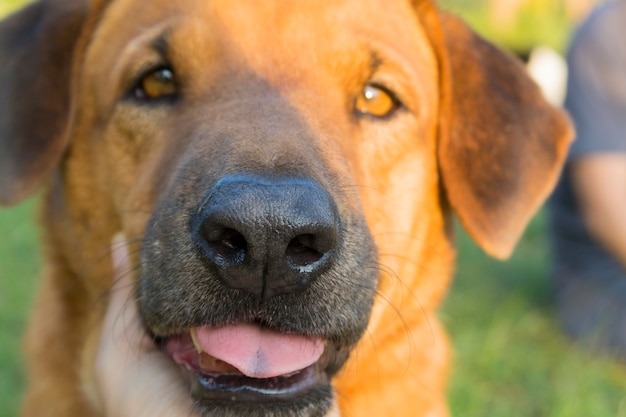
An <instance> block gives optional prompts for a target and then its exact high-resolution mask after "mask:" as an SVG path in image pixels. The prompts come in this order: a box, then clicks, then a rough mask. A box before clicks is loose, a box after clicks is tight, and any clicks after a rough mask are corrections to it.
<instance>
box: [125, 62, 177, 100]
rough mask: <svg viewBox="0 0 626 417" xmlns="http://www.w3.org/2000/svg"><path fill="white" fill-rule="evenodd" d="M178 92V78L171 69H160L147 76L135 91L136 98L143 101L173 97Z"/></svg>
mask: <svg viewBox="0 0 626 417" xmlns="http://www.w3.org/2000/svg"><path fill="white" fill-rule="evenodd" d="M177 92H178V86H177V84H176V77H175V76H174V72H173V71H172V70H171V69H169V68H160V69H157V70H155V71H152V72H150V73H148V74H147V75H145V76H144V77H143V78H142V79H141V80H140V81H139V84H138V85H137V88H136V89H135V97H136V98H138V99H141V100H156V99H159V98H165V97H173V96H174V95H175V94H176V93H177Z"/></svg>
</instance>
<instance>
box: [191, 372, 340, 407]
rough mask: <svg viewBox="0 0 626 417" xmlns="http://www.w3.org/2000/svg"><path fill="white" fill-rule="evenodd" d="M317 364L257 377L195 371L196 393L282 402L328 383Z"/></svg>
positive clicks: (217, 397)
mask: <svg viewBox="0 0 626 417" xmlns="http://www.w3.org/2000/svg"><path fill="white" fill-rule="evenodd" d="M318 368H319V367H318V366H317V365H313V366H310V367H308V368H306V369H303V370H301V371H298V372H295V373H292V374H291V375H285V376H279V377H273V378H267V379H255V378H249V377H246V376H243V375H235V374H226V375H212V374H204V373H197V372H194V377H195V378H194V380H193V381H192V392H193V394H194V397H196V398H197V399H199V400H202V399H205V400H212V401H216V400H217V401H220V400H221V401H225V400H226V401H252V402H258V401H266V400H270V401H281V400H290V399H292V398H294V397H299V396H301V395H304V394H306V393H307V392H309V391H310V390H313V389H315V388H316V387H318V386H321V385H324V384H326V383H327V381H328V378H327V377H326V374H325V373H324V372H323V371H320V370H319V369H318Z"/></svg>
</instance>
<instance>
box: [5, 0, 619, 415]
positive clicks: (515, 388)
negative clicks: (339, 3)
mask: <svg viewBox="0 0 626 417" xmlns="http://www.w3.org/2000/svg"><path fill="white" fill-rule="evenodd" d="M24 3H25V2H24V0H0V15H4V14H7V13H9V12H10V11H11V10H14V9H15V8H17V7H19V6H20V5H21V4H24ZM597 3H599V1H596V0H444V1H440V4H441V6H442V7H443V8H444V9H447V10H451V11H453V12H455V13H458V14H460V15H461V16H463V17H464V18H465V19H466V20H467V21H468V22H469V23H470V25H471V26H473V27H474V29H475V30H477V31H478V32H480V33H481V34H483V35H484V36H485V37H487V38H489V39H490V40H491V41H493V42H495V43H497V44H499V45H500V46H502V47H504V48H507V49H509V50H511V51H513V52H514V53H516V54H518V55H519V56H522V57H528V55H529V52H530V51H531V50H532V49H533V48H534V47H536V46H538V45H545V46H549V47H551V48H552V49H553V50H555V51H558V52H563V51H564V50H565V48H566V47H567V45H568V42H569V39H570V36H571V33H572V30H573V28H574V27H575V26H576V25H577V24H578V23H579V22H580V21H581V20H582V19H583V18H584V17H585V16H586V14H587V13H588V11H589V9H590V7H592V6H593V5H594V4H597ZM625 23H626V22H625ZM0 65H1V63H0ZM36 208H37V197H35V198H32V199H30V200H28V201H27V202H25V203H23V204H21V205H19V206H17V207H13V208H10V209H3V210H0V417H5V416H6V417H9V416H13V415H15V414H16V410H17V408H18V404H19V398H20V392H21V391H22V387H23V384H24V378H23V376H22V367H23V361H22V358H21V355H20V352H21V339H22V333H23V330H24V326H25V322H26V317H27V314H28V311H29V309H30V306H31V305H32V302H33V298H34V295H35V294H34V291H35V289H36V288H37V285H36V282H37V274H38V270H39V268H40V257H39V253H38V247H37V228H36ZM545 223H546V220H545V213H544V212H541V213H540V214H539V215H538V216H536V218H535V219H534V220H533V221H532V223H531V225H530V227H529V228H528V230H527V232H526V234H525V235H524V238H523V240H522V242H521V243H520V245H519V246H518V248H517V250H516V252H515V254H514V256H513V257H512V258H511V260H509V261H507V262H498V261H495V260H492V259H489V258H488V257H487V256H486V255H484V254H483V253H482V252H481V250H480V249H478V248H477V247H476V246H475V245H474V244H473V243H472V242H471V240H470V239H469V238H468V237H467V236H466V235H465V233H464V232H463V231H462V229H461V228H460V227H459V228H458V231H459V233H458V245H459V252H460V253H459V264H458V268H457V270H458V272H457V276H456V279H455V283H454V286H453V288H452V291H451V293H450V294H449V296H448V297H447V299H446V302H445V303H444V305H443V308H442V310H441V314H440V316H441V318H442V320H443V322H444V323H445V325H446V326H447V328H448V330H449V334H450V335H451V339H452V342H453V344H454V348H455V366H454V367H453V369H454V371H453V374H452V378H451V381H450V388H449V401H450V405H451V409H452V414H453V415H454V416H462V417H581V416H594V417H626V367H625V366H624V365H623V364H622V365H620V364H618V363H617V362H614V361H612V360H611V359H610V358H606V357H601V356H596V355H592V354H590V353H588V352H587V351H585V350H583V349H581V348H578V347H577V346H575V345H573V344H572V343H571V342H570V341H569V340H568V339H567V338H566V337H565V336H563V335H562V333H561V330H560V327H559V325H558V323H557V321H556V318H555V311H554V305H553V300H552V295H551V284H550V279H549V259H550V253H549V250H548V247H547V242H546V232H545V228H546V224H545Z"/></svg>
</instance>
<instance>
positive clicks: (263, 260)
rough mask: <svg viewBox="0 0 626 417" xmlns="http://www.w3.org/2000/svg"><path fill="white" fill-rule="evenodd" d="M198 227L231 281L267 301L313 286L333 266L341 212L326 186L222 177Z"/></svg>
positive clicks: (213, 265)
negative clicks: (315, 280) (339, 213)
mask: <svg viewBox="0 0 626 417" xmlns="http://www.w3.org/2000/svg"><path fill="white" fill-rule="evenodd" d="M193 232H194V240H195V242H196V244H197V245H198V247H199V248H201V251H200V253H201V256H202V257H203V259H204V260H205V263H207V264H208V266H209V268H210V269H211V271H212V272H213V273H214V274H215V275H216V276H217V277H218V278H219V279H220V280H221V281H222V282H223V283H224V284H225V285H227V286H228V287H231V288H236V289H241V290H245V291H247V292H249V293H252V294H254V295H255V296H257V297H259V298H263V299H267V298H270V297H273V296H275V295H278V294H283V293H290V292H296V291H302V290H304V289H306V288H307V287H308V285H309V284H310V283H311V282H312V281H313V280H314V279H315V278H316V277H317V276H319V275H320V274H321V273H322V272H324V271H325V270H327V268H328V267H329V266H330V265H331V264H332V262H333V257H334V256H333V254H334V251H335V249H336V247H337V245H338V242H339V238H340V236H339V219H338V214H337V210H336V208H335V205H334V203H333V201H332V199H331V198H330V196H329V195H328V193H327V192H326V191H324V190H323V189H322V188H321V187H320V186H319V185H317V184H315V183H314V182H312V181H309V180H305V179H293V178H269V177H257V176H254V177H253V176H229V177H225V178H222V179H221V180H220V181H218V182H217V183H216V184H215V185H214V186H213V187H212V188H211V189H210V190H209V192H208V195H207V198H206V200H205V201H204V203H203V204H202V206H201V207H200V209H199V210H198V212H197V214H196V216H195V218H194V224H193Z"/></svg>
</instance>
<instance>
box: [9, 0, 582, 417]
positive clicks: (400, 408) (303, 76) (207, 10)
mask: <svg viewBox="0 0 626 417" xmlns="http://www.w3.org/2000/svg"><path fill="white" fill-rule="evenodd" d="M45 3H47V4H48V6H49V7H52V8H59V9H62V8H67V7H68V6H67V4H69V2H64V1H63V0H58V1H55V0H48V1H45ZM77 14H79V15H80V14H84V18H83V19H84V21H85V22H86V23H85V24H84V26H83V29H82V30H81V32H80V36H78V34H77V36H76V38H78V39H79V41H78V42H77V43H76V44H75V46H72V45H67V47H68V48H75V49H74V50H75V57H74V61H73V68H74V70H73V73H72V78H71V79H72V82H71V84H67V83H66V84H65V85H64V86H63V85H62V86H60V87H59V86H49V87H47V88H49V89H50V92H49V94H50V95H52V94H53V93H54V88H66V89H69V90H71V92H72V100H71V106H69V108H65V109H61V110H60V113H62V114H63V115H62V116H58V117H60V118H63V119H64V121H65V123H66V124H67V125H68V126H69V129H64V128H63V127H61V128H59V129H58V130H57V131H56V132H52V133H54V134H55V135H56V136H55V138H56V137H58V138H60V139H55V138H52V139H50V140H54V141H55V144H54V146H53V147H54V148H55V149H58V148H64V149H65V152H66V153H65V154H64V156H63V157H61V156H60V155H59V152H58V151H55V152H53V154H50V156H49V157H48V160H47V163H46V164H44V165H45V166H43V165H41V166H40V168H38V169H35V171H33V170H30V169H29V170H24V172H18V171H16V172H12V173H9V174H6V175H7V176H8V177H10V178H14V180H15V181H17V180H18V179H20V181H22V182H21V183H24V184H27V185H25V186H23V188H24V190H22V189H20V190H18V191H14V190H13V189H12V188H8V187H4V186H2V187H0V197H2V201H4V202H13V201H15V200H16V199H19V198H21V197H22V196H23V194H24V193H26V192H29V191H30V190H32V189H33V188H34V187H35V186H36V185H39V184H40V183H41V182H42V181H44V179H45V181H46V182H47V183H48V185H47V192H46V197H45V201H44V230H45V236H44V239H45V252H46V259H47V262H46V269H45V271H44V276H43V284H42V288H41V290H40V293H39V299H38V301H37V303H36V309H35V312H34V314H33V317H32V320H31V326H30V329H29V332H28V337H27V341H28V342H27V346H28V349H27V359H28V366H29V387H28V391H27V395H26V398H25V400H24V409H23V411H22V415H23V416H28V417H43V416H49V417H61V416H85V417H87V416H98V415H100V414H99V411H98V410H97V398H96V397H97V395H96V393H95V390H94V388H93V376H92V374H91V373H92V370H91V369H92V364H93V361H94V355H95V349H96V347H97V343H98V337H99V330H100V328H99V323H100V321H101V317H102V313H103V309H104V306H105V304H106V303H105V301H106V297H103V294H106V290H107V288H108V287H109V286H110V282H111V277H112V271H111V266H110V264H109V258H108V244H109V242H110V240H111V237H112V236H113V234H115V233H116V232H118V231H120V230H121V231H123V232H124V233H125V234H126V235H127V236H128V237H129V238H130V239H132V242H133V250H132V251H131V252H132V253H134V255H133V256H134V259H133V261H134V262H133V263H134V264H136V263H137V252H136V251H138V250H139V249H140V244H141V240H140V239H141V238H142V236H143V234H144V229H145V227H146V223H147V221H148V219H149V218H150V216H151V215H152V212H153V210H154V207H155V204H156V200H157V199H158V198H159V195H160V192H161V190H162V189H163V188H164V187H165V185H166V184H167V183H168V181H172V177H173V173H172V172H173V169H174V168H175V167H176V166H177V164H178V163H180V158H184V157H186V156H185V155H187V154H185V153H184V152H185V149H187V148H189V149H194V153H196V154H198V155H217V156H215V157H214V158H215V159H213V160H211V159H210V158H207V159H206V167H202V169H206V171H207V175H214V174H215V173H218V172H219V171H220V170H221V169H223V167H221V166H220V164H218V163H217V162H216V161H222V160H227V156H223V157H222V156H220V155H222V153H221V152H223V153H224V155H227V153H225V152H226V150H224V149H222V148H220V149H214V148H210V149H209V145H207V144H204V143H202V142H198V141H197V140H196V141H193V140H192V138H191V137H186V136H185V135H184V134H182V133H181V132H180V130H179V131H173V130H172V129H173V128H172V126H177V127H179V128H180V127H181V126H192V127H193V126H198V125H201V124H202V123H205V124H206V123H208V122H207V121H206V120H205V117H208V116H207V115H214V114H221V115H222V116H221V118H219V120H218V119H217V118H216V120H215V124H216V125H218V126H219V128H220V129H223V131H225V132H226V131H229V130H232V131H233V132H236V133H237V138H238V143H237V145H236V146H237V147H238V148H237V149H238V151H239V152H243V151H245V152H247V153H248V154H249V160H250V161H264V160H266V159H268V160H269V159H272V160H273V161H274V163H276V164H277V166H278V165H280V164H281V163H283V162H281V161H283V160H284V161H288V160H289V158H290V155H294V154H296V153H297V152H301V150H302V147H303V146H316V147H317V148H319V149H321V151H320V152H321V155H322V161H323V163H321V164H322V165H320V167H321V168H320V169H324V170H327V171H328V173H327V174H328V177H329V178H330V177H332V178H338V179H339V180H340V181H341V182H342V184H344V185H345V186H346V187H351V189H352V190H353V192H351V193H344V194H341V195H339V192H336V194H335V195H333V197H334V198H336V199H337V200H338V201H339V203H338V204H339V206H340V211H341V210H346V211H362V212H363V213H364V216H365V217H366V219H367V224H368V226H369V228H370V231H371V234H372V235H373V236H374V238H375V241H376V246H377V248H378V253H379V256H380V259H379V262H380V264H381V265H382V268H381V271H380V282H379V286H378V296H377V298H376V301H375V304H374V307H373V311H372V314H371V319H370V324H369V327H368V330H367V332H366V334H365V336H364V337H363V339H362V340H361V342H360V344H359V345H358V346H357V347H356V348H355V349H354V352H353V354H352V356H351V359H350V360H349V362H348V363H347V364H346V365H345V367H344V370H343V371H342V372H341V373H340V374H339V376H338V377H337V378H336V380H335V381H334V386H335V387H336V391H337V399H338V401H339V406H340V409H341V410H342V415H344V416H346V417H365V416H388V417H393V416H398V417H400V416H402V417H417V416H424V417H425V416H429V417H432V416H445V415H446V414H447V410H446V406H445V385H446V377H447V371H448V367H449V363H450V349H449V344H448V341H447V338H446V335H445V332H444V331H443V329H442V328H441V326H440V324H439V322H438V319H437V317H436V309H437V307H438V305H439V304H440V302H441V299H442V297H443V296H444V294H445V291H446V289H447V288H448V284H449V281H450V279H451V276H452V273H453V260H454V249H453V244H452V238H451V215H452V211H451V209H450V208H449V206H450V205H451V206H452V208H453V209H454V211H455V212H456V214H457V215H458V216H459V217H460V219H461V220H462V222H463V223H464V225H465V226H466V227H467V229H468V230H469V232H470V234H472V236H473V237H474V238H475V239H476V240H477V242H478V243H479V244H481V245H482V246H483V247H484V248H485V249H486V250H487V251H488V252H490V253H491V254H494V255H496V256H500V257H503V256H507V255H508V254H509V253H510V251H511V250H512V247H513V245H514V243H515V241H516V240H517V238H518V237H519V234H520V233H521V230H522V228H523V226H524V225H525V223H526V222H527V221H528V219H529V217H530V216H531V214H532V213H533V212H534V211H535V210H536V208H537V207H538V205H539V204H540V203H541V201H542V200H543V199H544V198H545V197H546V195H547V193H548V192H549V191H550V189H551V187H552V186H553V184H554V181H555V178H556V175H557V173H558V171H559V169H560V166H561V163H562V160H563V157H564V153H565V152H566V149H567V145H568V143H569V141H570V139H571V132H570V129H569V125H568V123H567V121H566V119H565V117H564V116H563V115H562V114H561V113H560V112H558V111H557V110H554V109H552V108H550V107H549V106H548V105H547V104H546V103H545V102H544V101H543V99H542V98H541V97H540V93H539V91H538V89H537V88H536V87H535V86H534V85H533V84H532V82H530V81H529V80H528V79H527V78H526V76H525V75H524V74H523V69H522V68H521V65H519V64H517V63H515V62H514V61H513V58H510V57H508V56H506V55H505V54H504V53H502V52H500V51H498V50H496V49H494V48H493V47H491V46H489V45H487V44H486V43H485V42H484V41H482V40H480V39H479V38H477V37H475V35H473V34H472V33H471V32H470V31H469V29H467V28H466V27H465V26H464V25H463V24H462V23H460V22H459V21H457V20H456V19H455V18H453V17H450V16H447V15H444V14H442V13H440V12H439V11H438V10H437V9H436V7H435V6H433V5H432V4H431V3H430V2H428V1H419V0H416V1H413V2H412V3H411V2H409V1H402V0H398V1H387V0H384V1H382V0H365V1H364V0H341V1H337V0H328V1H326V0H311V1H297V2H296V1H279V0H272V1H257V0H237V1H233V0H212V1H200V0H193V1H185V2H183V1H180V0H174V1H172V0H151V1H150V2H145V1H143V0H141V1H139V0H113V1H110V2H107V3H106V4H95V5H92V10H91V11H90V12H77ZM172 22H174V23H175V24H174V26H173V29H172V30H171V39H170V48H169V51H170V52H171V54H172V59H173V60H174V61H176V62H177V63H179V67H178V69H177V70H178V72H179V73H180V74H183V76H188V77H191V75H193V77H192V78H193V83H192V84H190V85H187V86H186V87H185V88H186V90H185V94H187V98H186V101H185V105H184V106H185V107H184V109H180V108H177V109H174V110H171V111H170V110H167V109H166V108H160V109H156V110H155V109H153V110H151V111H144V110H142V109H139V108H136V107H133V106H131V105H129V104H128V103H124V102H121V100H120V96H121V95H122V94H123V90H124V86H125V85H127V84H128V81H129V77H130V76H131V75H132V70H131V69H133V68H134V66H137V65H138V63H141V62H143V61H145V60H149V59H150V54H151V53H152V52H150V51H149V48H147V47H146V46H145V42H144V40H146V39H151V37H152V36H153V34H158V33H159V31H160V30H161V28H163V27H166V26H168V25H170V24H171V23H172ZM1 33H2V32H0V34H1ZM370 47H375V48H379V49H382V50H383V51H384V53H385V54H386V56H384V57H382V61H383V62H384V64H383V65H382V66H381V68H379V69H378V70H377V73H376V75H375V77H376V78H375V80H377V82H380V83H383V84H385V85H386V86H388V87H389V88H390V89H392V90H393V91H395V92H397V93H398V94H399V98H400V100H401V101H402V102H403V103H404V105H405V106H406V108H407V109H408V111H406V112H403V113H401V114H398V115H396V116H395V117H394V118H393V119H391V120H387V121H376V120H370V119H362V120H361V121H359V122H358V123H355V122H354V120H353V118H352V116H353V115H352V113H351V112H350V111H349V110H350V109H349V107H350V106H351V101H350V97H352V96H354V95H355V94H357V93H358V91H359V89H360V88H361V87H362V85H363V84H364V83H365V82H367V81H368V79H369V77H370V76H371V75H372V74H370V73H369V72H370V62H369V60H370V56H369V55H368V53H367V51H368V48H370ZM6 53H7V52H6V50H3V49H2V46H1V44H0V62H3V61H4V58H5V55H4V54H6ZM42 70H43V72H44V75H45V71H46V68H43V69H42ZM11 77H13V74H12V73H10V74H8V75H6V74H4V78H3V73H2V72H0V87H2V86H3V82H5V83H8V82H14V81H13V80H14V79H13V78H11ZM494 77H495V78H494ZM496 79H498V80H500V81H502V82H494V80H496ZM492 89H499V90H498V92H497V93H494V90H492ZM504 90H506V91H504ZM502 91H504V92H502ZM1 94H2V93H0V95H1ZM45 96H46V97H49V95H45ZM207 97H209V98H211V97H217V98H216V100H215V101H210V100H207ZM11 98H12V97H9V99H11ZM33 99H37V100H41V99H42V97H41V96H40V97H35V98H33ZM51 99H53V98H51ZM190 103H191V104H190ZM285 103H286V104H285ZM286 105H288V107H284V106H286ZM53 107H55V108H57V109H59V108H60V107H61V104H58V105H54V106H53ZM268 108H270V109H271V108H276V109H279V111H277V112H275V113H272V112H269V111H267V110H266V109H268ZM346 108H348V110H346ZM242 109H245V112H246V113H245V114H246V118H249V119H250V120H252V122H249V123H248V124H246V123H240V121H241V119H237V118H235V117H231V116H230V114H239V113H237V112H238V111H239V112H241V111H242ZM23 111H24V110H22V109H21V108H20V110H19V111H15V112H14V113H12V114H10V115H9V116H6V117H12V118H14V119H19V118H23V119H24V120H26V119H27V115H26V114H23V113H22V112H23ZM292 114H295V115H297V117H299V118H301V119H302V120H303V121H304V122H305V123H306V128H307V130H308V133H306V134H305V133H304V132H305V131H304V130H303V128H302V127H301V126H300V125H298V124H295V123H294V122H293V120H294V118H293V116H292ZM211 117H214V116H211ZM0 122H1V120H0ZM27 123H28V122H24V123H23V124H27ZM255 123H256V124H255ZM57 124H60V125H61V126H63V125H64V123H62V122H61V123H57ZM209 125H210V123H209ZM20 129H21V130H20ZM33 129H34V127H31V126H26V125H24V126H22V124H19V123H18V127H17V128H13V130H15V131H16V132H13V131H11V132H2V133H0V144H5V143H9V142H11V141H14V140H16V139H15V138H14V136H20V137H19V138H17V139H19V140H28V138H27V136H33V135H35V134H37V132H33ZM190 129H191V128H190ZM18 130H19V132H18ZM190 131H191V130H190ZM24 132H25V133H24ZM259 132H260V133H259ZM11 133H13V136H11ZM2 135H4V136H2ZM257 135H266V136H264V137H267V138H269V139H268V140H275V141H277V142H278V143H280V146H278V145H276V146H274V145H269V148H268V147H266V146H265V145H263V146H259V145H258V136H257ZM274 135H275V136H274ZM305 135H309V136H307V138H310V141H311V142H310V143H309V145H307V144H306V141H305V139H302V138H304V136H305ZM51 136H54V135H51ZM296 136H298V137H300V139H299V142H297V143H295V144H293V142H290V140H289V139H290V138H293V137H296ZM174 137H176V138H177V140H176V141H174V139H173V138H174ZM66 144H69V145H66ZM290 147H294V148H293V152H291V153H290ZM268 149H269V150H268ZM275 149H280V151H276V153H274V154H268V153H269V152H270V151H272V150H275ZM487 150H489V152H487ZM34 152H36V151H33V150H30V151H27V152H23V153H21V154H18V153H17V152H16V153H15V154H11V155H9V156H4V155H3V156H0V165H1V164H2V163H3V162H4V161H5V159H8V158H12V159H13V160H23V159H24V160H25V159H28V158H29V157H30V154H32V153H34ZM487 154H488V155H489V157H488V158H487V157H486V155H487ZM59 160H61V162H59ZM251 163H252V162H251ZM255 163H256V162H255ZM284 163H287V162H284ZM311 163H314V162H311ZM17 165H19V166H21V164H17ZM48 166H50V167H53V168H49V167H48ZM307 169H312V170H315V169H316V167H308V168H307ZM33 172H34V173H33ZM215 175H217V174H215ZM3 184H4V183H3V182H0V185H3ZM18 188H19V187H18ZM189 192H190V193H193V190H191V189H190V191H189ZM477 279H479V277H477Z"/></svg>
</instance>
